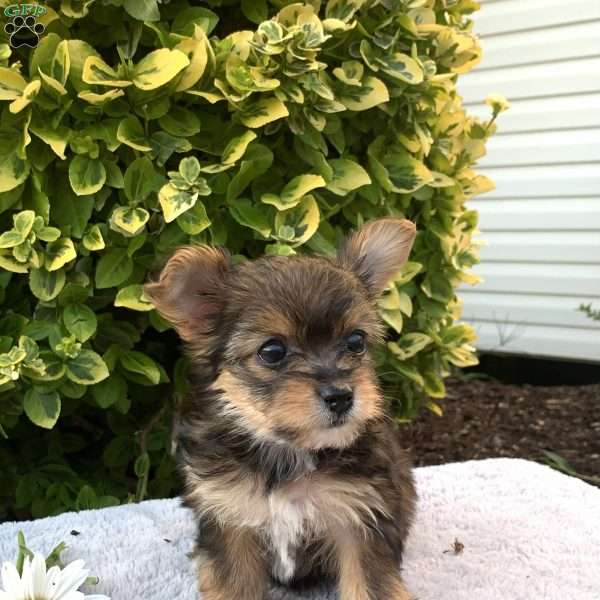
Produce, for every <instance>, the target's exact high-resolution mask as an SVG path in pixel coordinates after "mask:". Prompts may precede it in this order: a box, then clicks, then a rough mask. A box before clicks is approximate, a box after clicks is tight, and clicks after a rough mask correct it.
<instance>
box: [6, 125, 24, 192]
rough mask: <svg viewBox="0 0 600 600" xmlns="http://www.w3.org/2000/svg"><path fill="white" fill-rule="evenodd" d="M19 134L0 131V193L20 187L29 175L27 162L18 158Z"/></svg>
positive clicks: (14, 131) (13, 131)
mask: <svg viewBox="0 0 600 600" xmlns="http://www.w3.org/2000/svg"><path fill="white" fill-rule="evenodd" d="M19 139H20V138H19V133H18V132H17V131H16V130H13V129H8V128H4V129H0V193H1V192H8V191H10V190H12V189H14V188H16V187H17V186H19V185H21V183H23V181H25V179H27V177H28V175H29V169H30V166H29V162H27V161H25V160H23V159H21V158H19V155H18V152H17V148H18V146H19Z"/></svg>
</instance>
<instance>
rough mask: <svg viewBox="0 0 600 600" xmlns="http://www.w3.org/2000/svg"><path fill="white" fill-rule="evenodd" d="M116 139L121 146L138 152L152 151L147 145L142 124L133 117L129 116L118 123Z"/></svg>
mask: <svg viewBox="0 0 600 600" xmlns="http://www.w3.org/2000/svg"><path fill="white" fill-rule="evenodd" d="M117 139H118V140H119V141H120V142H121V143H122V144H126V145H127V146H130V147H131V148H133V149H134V150H139V151H140V152H148V151H149V150H152V146H150V145H149V143H148V140H147V138H146V134H145V133H144V128H143V127H142V124H141V123H140V121H139V119H138V118H137V117H135V116H134V115H129V116H128V117H126V118H125V119H123V120H122V121H121V122H120V123H119V127H118V129H117Z"/></svg>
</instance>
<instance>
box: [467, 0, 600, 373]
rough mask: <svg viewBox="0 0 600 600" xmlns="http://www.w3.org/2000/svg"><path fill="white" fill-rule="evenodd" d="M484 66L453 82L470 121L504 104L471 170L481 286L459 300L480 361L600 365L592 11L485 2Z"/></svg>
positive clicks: (599, 49)
mask: <svg viewBox="0 0 600 600" xmlns="http://www.w3.org/2000/svg"><path fill="white" fill-rule="evenodd" d="M481 4H482V8H481V10H480V11H479V13H477V14H476V16H475V31H476V32H477V33H478V34H479V35H480V36H481V38H482V45H483V51H484V53H483V54H484V55H483V60H482V62H481V64H480V65H479V66H478V67H477V68H476V69H475V70H474V71H473V72H472V73H471V74H468V75H465V76H463V77H462V81H461V84H460V86H459V87H460V91H461V93H462V95H463V97H464V100H465V104H466V106H467V107H468V108H469V110H470V111H471V112H472V113H473V114H475V115H478V116H482V117H484V118H488V117H489V114H490V109H489V107H487V106H485V105H484V104H483V100H484V98H485V96H486V95H488V94H489V93H493V92H497V93H501V94H503V95H505V96H506V97H507V98H508V99H509V101H510V102H511V105H512V106H511V109H510V110H509V111H508V112H506V113H503V114H502V115H500V117H499V119H498V124H499V127H498V133H497V134H496V135H495V136H494V138H493V139H492V140H490V142H489V144H488V154H487V156H486V157H485V158H483V159H482V160H481V161H480V163H479V170H480V171H481V172H483V173H484V174H486V175H487V176H489V177H490V178H492V179H493V180H494V181H495V182H496V189H495V190H494V191H493V192H490V193H488V194H484V195H483V196H481V197H479V198H477V199H475V200H473V201H472V203H471V205H472V207H473V208H476V209H477V210H479V212H480V229H481V231H482V238H483V239H484V240H485V241H486V242H487V246H485V247H484V248H483V249H482V251H481V259H482V263H481V265H479V266H478V267H477V268H476V269H475V272H476V273H477V274H479V275H480V276H482V277H483V278H484V280H485V281H484V283H482V284H480V285H477V286H475V287H468V286H467V287H464V288H461V292H460V293H461V296H462V298H463V300H464V311H463V318H464V320H465V321H468V322H470V323H472V324H473V325H474V327H475V329H476V330H477V332H478V334H479V343H478V347H479V349H480V350H487V351H495V352H509V353H518V354H531V355H536V356H547V357H555V358H566V359H577V360H592V361H598V362H600V323H599V322H596V323H594V322H593V321H591V320H590V319H588V318H586V317H585V315H583V314H582V313H580V312H577V310H576V309H577V307H578V306H579V305H580V304H581V303H588V302H595V303H596V307H598V308H600V0H568V1H566V0H487V1H486V0H483V1H482V2H481Z"/></svg>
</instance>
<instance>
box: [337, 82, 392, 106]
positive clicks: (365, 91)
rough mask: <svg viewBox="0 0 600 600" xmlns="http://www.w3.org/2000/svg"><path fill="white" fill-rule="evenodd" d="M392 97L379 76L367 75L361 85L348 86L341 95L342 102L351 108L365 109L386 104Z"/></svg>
mask: <svg viewBox="0 0 600 600" xmlns="http://www.w3.org/2000/svg"><path fill="white" fill-rule="evenodd" d="M389 99H390V94H389V91H388V89H387V87H386V85H385V83H383V81H381V79H377V77H365V80H364V81H363V83H362V86H361V87H348V88H346V89H345V90H344V92H343V93H342V94H341V95H340V102H341V103H342V104H343V105H344V106H345V107H346V108H347V109H349V110H354V111H363V110H368V109H369V108H373V107H374V106H379V105H380V104H385V103H386V102H388V101H389Z"/></svg>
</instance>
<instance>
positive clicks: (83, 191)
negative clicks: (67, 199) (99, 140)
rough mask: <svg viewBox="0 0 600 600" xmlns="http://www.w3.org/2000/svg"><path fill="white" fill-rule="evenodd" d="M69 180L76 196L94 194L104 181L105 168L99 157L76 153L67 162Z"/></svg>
mask: <svg viewBox="0 0 600 600" xmlns="http://www.w3.org/2000/svg"><path fill="white" fill-rule="evenodd" d="M69 181H70V182H71V188H72V189H73V191H74V192H75V193H76V194H77V195H78V196H87V195H88V194H95V193H96V192H97V191H98V190H100V189H101V188H102V186H103V185H104V182H105V181H106V169H105V168H104V165H103V164H102V161H101V160H100V159H99V158H90V157H89V156H83V155H78V156H75V157H74V158H73V159H72V160H71V162H70V164H69Z"/></svg>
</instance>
